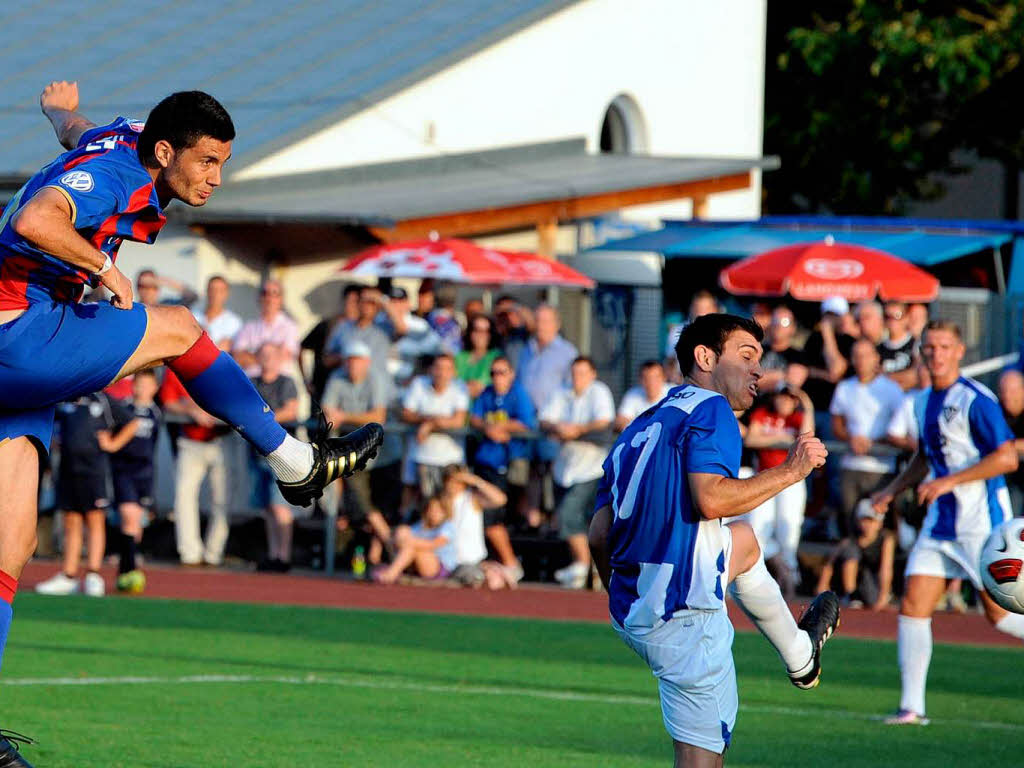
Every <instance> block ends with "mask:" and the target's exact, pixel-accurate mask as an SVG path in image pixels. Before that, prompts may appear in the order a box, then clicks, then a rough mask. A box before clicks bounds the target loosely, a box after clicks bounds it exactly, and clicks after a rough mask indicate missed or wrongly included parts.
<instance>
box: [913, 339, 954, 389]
mask: <svg viewBox="0 0 1024 768" xmlns="http://www.w3.org/2000/svg"><path fill="white" fill-rule="evenodd" d="M921 356H922V357H923V358H924V364H925V365H926V366H928V373H930V374H931V377H932V383H933V385H935V386H938V387H946V386H949V384H950V383H951V382H952V380H954V379H956V377H957V376H959V375H960V361H961V360H962V359H963V356H964V345H963V342H962V341H960V339H958V338H957V337H956V334H955V333H953V332H952V331H944V330H942V329H940V328H935V329H932V330H930V331H925V334H924V340H923V342H922V344H921Z"/></svg>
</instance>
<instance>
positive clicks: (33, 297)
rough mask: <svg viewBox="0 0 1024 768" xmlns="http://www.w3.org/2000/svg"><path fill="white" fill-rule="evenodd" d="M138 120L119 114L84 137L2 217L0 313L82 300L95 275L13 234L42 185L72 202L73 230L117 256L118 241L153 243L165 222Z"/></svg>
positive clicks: (17, 197)
mask: <svg viewBox="0 0 1024 768" xmlns="http://www.w3.org/2000/svg"><path fill="white" fill-rule="evenodd" d="M142 128H143V123H142V122H141V121H139V120H130V119H129V118H127V117H119V118H117V119H116V120H115V121H114V122H112V123H110V124H109V125H103V126H98V127H96V128H91V129H89V130H88V131H86V132H85V133H83V134H82V137H81V138H80V139H79V140H78V146H76V147H75V148H74V149H72V150H71V151H70V152H65V153H64V154H63V155H61V156H60V157H58V158H57V159H56V160H54V161H53V162H52V163H50V164H49V165H47V166H46V167H44V168H43V169H42V170H40V171H39V172H38V173H37V174H36V175H35V176H33V177H32V178H31V179H29V180H28V182H26V184H25V186H23V187H22V188H21V189H20V190H18V193H17V194H16V195H15V196H14V197H13V198H12V199H11V202H10V203H9V204H8V206H7V207H6V208H5V209H4V211H3V215H2V216H0V309H24V308H26V307H28V306H29V304H31V303H32V302H37V301H63V302H67V301H71V302H74V301H79V300H80V299H81V298H82V295H83V294H84V293H85V287H86V285H90V286H92V287H95V286H96V285H98V284H99V281H98V279H97V278H96V277H95V276H94V275H90V274H89V273H88V272H85V271H83V270H81V269H79V268H77V267H74V266H72V265H71V264H68V263H67V262H65V261H61V260H60V259H58V258H57V257H56V256H51V255H50V254H48V253H46V252H44V251H42V250H40V249H39V248H37V247H36V246H35V245H33V244H32V243H30V242H28V241H27V240H25V239H24V238H23V237H21V236H20V235H18V233H17V232H15V231H14V228H13V226H12V223H11V221H12V218H13V216H14V214H15V213H17V211H18V210H19V209H20V208H21V207H22V206H23V205H25V204H26V203H27V202H28V201H29V200H31V199H32V196H33V195H35V193H36V192H38V191H39V190H40V189H43V188H44V187H51V188H53V189H56V190H58V191H60V192H61V193H62V194H63V195H64V196H65V197H66V198H67V200H68V202H69V203H70V204H71V220H72V224H73V225H74V227H75V229H76V230H77V231H78V233H79V234H80V235H81V236H82V237H84V238H85V239H86V240H88V241H89V242H90V243H92V244H93V245H94V246H95V247H96V248H97V249H99V250H100V251H102V252H103V253H105V254H106V255H108V256H110V258H111V259H112V260H116V259H117V250H118V248H119V247H120V245H121V242H122V241H123V240H135V241H136V242H140V243H152V242H153V241H154V240H156V236H157V233H158V232H159V231H160V228H161V227H163V225H164V223H165V222H166V220H167V219H166V217H165V216H164V212H163V210H162V209H161V207H160V201H159V200H158V199H157V195H156V191H155V190H154V189H153V180H152V178H151V177H150V175H149V173H148V172H147V171H146V169H145V168H144V167H143V165H142V163H141V162H140V161H139V157H138V154H137V152H136V145H137V143H138V139H139V134H140V133H141V132H142Z"/></svg>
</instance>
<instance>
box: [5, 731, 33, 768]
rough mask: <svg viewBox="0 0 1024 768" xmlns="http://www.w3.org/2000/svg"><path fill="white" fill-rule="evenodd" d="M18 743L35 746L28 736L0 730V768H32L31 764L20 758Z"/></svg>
mask: <svg viewBox="0 0 1024 768" xmlns="http://www.w3.org/2000/svg"><path fill="white" fill-rule="evenodd" d="M18 742H21V743H22V744H35V741H33V740H32V739H30V738H29V737H28V736H22V735H21V734H20V733H15V732H14V731H5V730H3V729H0V768H18V767H19V766H20V768H32V763H30V762H29V761H28V760H26V759H25V758H24V757H22V756H21V752H20V751H19V750H18Z"/></svg>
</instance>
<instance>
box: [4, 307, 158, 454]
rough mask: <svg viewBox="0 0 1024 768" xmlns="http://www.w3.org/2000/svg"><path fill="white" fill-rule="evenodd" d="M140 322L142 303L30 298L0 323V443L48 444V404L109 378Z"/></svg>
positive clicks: (140, 332) (129, 351)
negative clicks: (116, 304) (20, 311)
mask: <svg viewBox="0 0 1024 768" xmlns="http://www.w3.org/2000/svg"><path fill="white" fill-rule="evenodd" d="M147 323H148V315H147V314H146V308H145V307H144V306H143V305H142V304H135V305H134V306H133V307H132V308H131V309H128V310H124V309H117V308H116V307H114V306H113V305H112V304H109V303H106V302H104V303H102V304H67V303H59V302H54V303H47V302H35V303H33V304H32V305H31V306H29V308H28V309H27V310H26V311H25V313H24V314H23V315H21V316H20V317H17V318H15V319H14V320H11V321H10V322H8V323H3V324H0V443H2V442H4V441H5V440H8V439H13V438H15V437H29V438H31V439H32V440H33V442H35V443H36V444H37V447H38V448H39V449H40V450H41V451H48V450H49V449H50V440H51V438H52V436H53V415H54V406H55V405H56V404H57V403H60V402H63V401H65V400H75V399H76V398H79V397H81V396H82V395H87V394H89V393H91V392H97V391H99V390H101V389H103V388H104V387H105V386H107V385H108V384H110V382H112V381H113V380H114V377H115V376H117V374H118V373H119V372H120V371H121V368H123V367H124V364H125V363H126V362H128V358H130V357H131V356H132V355H133V354H134V353H135V350H136V349H138V347H139V344H141V343H142V339H143V337H144V336H145V335H146V326H147Z"/></svg>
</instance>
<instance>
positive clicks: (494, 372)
mask: <svg viewBox="0 0 1024 768" xmlns="http://www.w3.org/2000/svg"><path fill="white" fill-rule="evenodd" d="M510 373H512V371H510V370H509V369H508V368H491V376H508V375H509V374H510Z"/></svg>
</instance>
